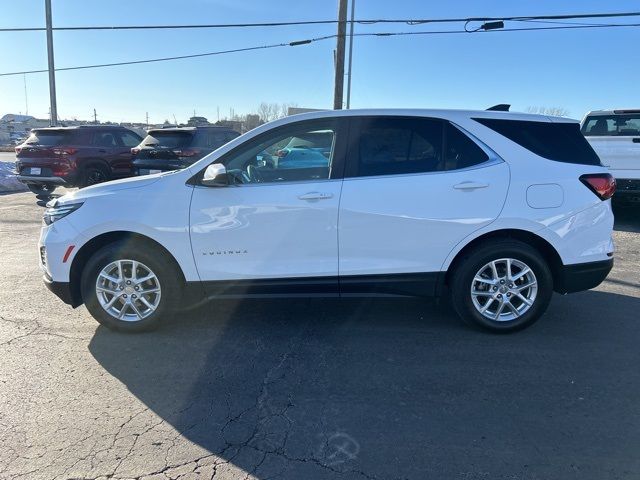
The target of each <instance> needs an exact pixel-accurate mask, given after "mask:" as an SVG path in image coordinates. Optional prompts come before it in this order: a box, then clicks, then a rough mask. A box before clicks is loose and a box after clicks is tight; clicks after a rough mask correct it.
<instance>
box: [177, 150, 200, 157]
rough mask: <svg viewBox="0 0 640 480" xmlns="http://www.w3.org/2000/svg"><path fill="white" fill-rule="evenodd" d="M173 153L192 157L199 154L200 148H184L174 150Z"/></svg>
mask: <svg viewBox="0 0 640 480" xmlns="http://www.w3.org/2000/svg"><path fill="white" fill-rule="evenodd" d="M173 153H175V154H176V155H177V156H178V157H193V156H194V155H197V154H199V153H200V150H199V149H197V148H185V149H183V150H174V151H173Z"/></svg>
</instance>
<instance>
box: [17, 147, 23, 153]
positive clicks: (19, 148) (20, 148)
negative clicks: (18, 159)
mask: <svg viewBox="0 0 640 480" xmlns="http://www.w3.org/2000/svg"><path fill="white" fill-rule="evenodd" d="M21 150H22V147H21V146H20V147H16V155H17V154H19V153H20V151H21Z"/></svg>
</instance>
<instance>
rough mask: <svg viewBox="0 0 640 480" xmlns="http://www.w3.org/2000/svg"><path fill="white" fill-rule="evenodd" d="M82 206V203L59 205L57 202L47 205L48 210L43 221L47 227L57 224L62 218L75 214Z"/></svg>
mask: <svg viewBox="0 0 640 480" xmlns="http://www.w3.org/2000/svg"><path fill="white" fill-rule="evenodd" d="M81 206H82V203H65V204H62V205H58V203H57V200H54V201H53V202H49V203H47V209H46V210H45V211H44V215H43V217H42V218H43V220H44V223H46V224H47V225H51V224H52V223H53V222H57V221H58V220H60V219H61V218H64V217H66V216H67V215H69V214H70V213H72V212H75V211H76V210H77V209H79V208H80V207H81Z"/></svg>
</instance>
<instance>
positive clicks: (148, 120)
mask: <svg viewBox="0 0 640 480" xmlns="http://www.w3.org/2000/svg"><path fill="white" fill-rule="evenodd" d="M146 114H147V129H148V128H149V112H146Z"/></svg>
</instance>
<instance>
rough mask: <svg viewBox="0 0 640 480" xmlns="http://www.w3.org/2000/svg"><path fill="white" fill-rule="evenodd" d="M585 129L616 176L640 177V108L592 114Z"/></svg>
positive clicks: (583, 128)
mask: <svg viewBox="0 0 640 480" xmlns="http://www.w3.org/2000/svg"><path fill="white" fill-rule="evenodd" d="M582 133H583V134H584V135H585V137H586V138H587V140H588V141H589V143H590V144H591V146H592V147H593V149H594V150H595V151H596V153H597V154H598V156H599V157H600V160H601V161H602V164H603V165H604V166H606V167H608V168H609V169H610V170H611V173H612V174H613V175H614V176H615V177H616V178H622V179H624V178H640V112H637V113H627V114H611V115H591V116H589V117H587V118H586V119H585V121H584V122H583V125H582Z"/></svg>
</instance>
